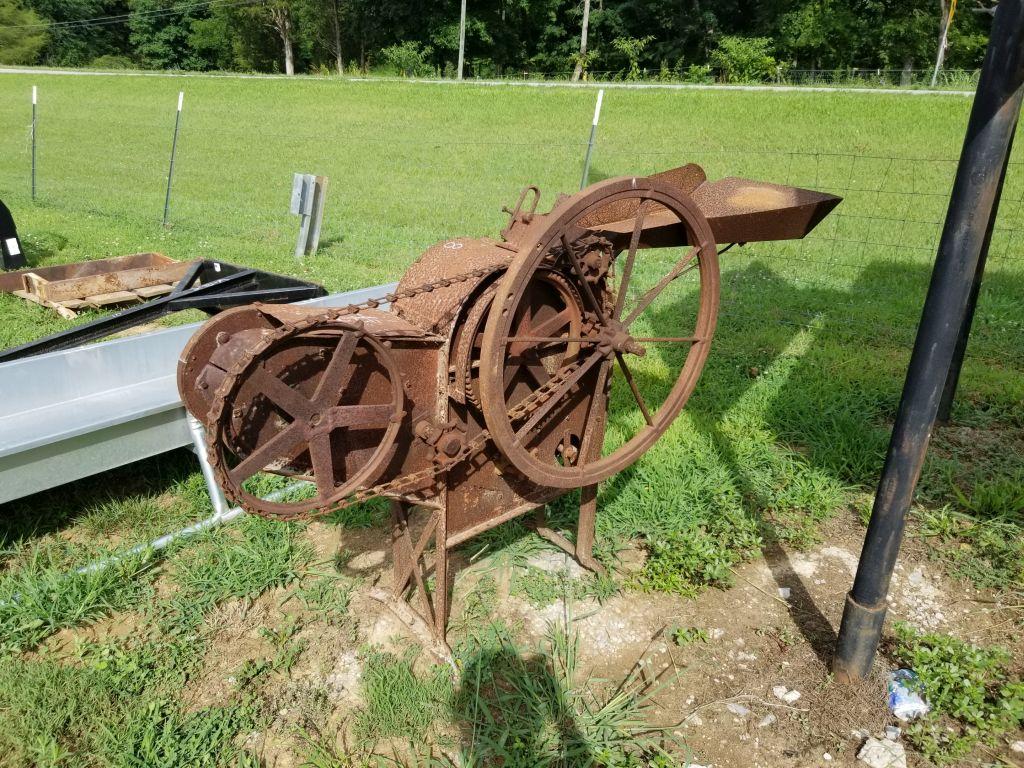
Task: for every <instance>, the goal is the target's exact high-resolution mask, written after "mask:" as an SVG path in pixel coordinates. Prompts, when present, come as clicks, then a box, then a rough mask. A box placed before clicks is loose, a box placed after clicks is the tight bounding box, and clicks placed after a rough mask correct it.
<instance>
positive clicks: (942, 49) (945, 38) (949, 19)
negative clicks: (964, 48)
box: [932, 0, 956, 88]
mask: <svg viewBox="0 0 1024 768" xmlns="http://www.w3.org/2000/svg"><path fill="white" fill-rule="evenodd" d="M954 13H956V0H951V2H950V4H949V15H947V16H946V23H945V24H944V25H943V27H942V37H941V39H940V40H939V53H938V56H936V57H935V71H934V72H932V88H934V87H935V83H936V82H938V80H939V70H941V69H942V62H943V61H945V59H946V47H947V46H948V45H949V28H950V27H951V26H953V14H954Z"/></svg>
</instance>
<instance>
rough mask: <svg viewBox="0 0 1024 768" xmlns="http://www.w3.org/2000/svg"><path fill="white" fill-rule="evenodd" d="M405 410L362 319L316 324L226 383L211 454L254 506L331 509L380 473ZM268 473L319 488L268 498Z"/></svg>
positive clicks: (225, 480)
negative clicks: (294, 496) (284, 497)
mask: <svg viewBox="0 0 1024 768" xmlns="http://www.w3.org/2000/svg"><path fill="white" fill-rule="evenodd" d="M403 416H404V396H403V392H402V379H401V376H400V374H399V371H398V367H397V365H396V363H395V360H394V356H393V355H392V354H391V351H390V350H389V349H388V348H387V347H386V346H385V345H384V344H382V343H381V341H380V340H379V339H377V338H376V337H375V336H373V335H372V334H370V333H367V332H364V331H363V330H362V328H361V324H360V323H359V322H358V321H356V322H348V323H342V322H340V321H339V322H335V323H331V324H326V325H318V326H316V327H315V328H312V329H307V330H305V331H302V332H298V333H295V334H290V335H286V336H284V337H283V338H277V339H275V340H273V341H272V342H271V343H270V345H269V346H266V347H265V348H259V351H257V352H255V353H253V354H250V355H248V358H247V359H246V360H245V361H244V366H243V367H242V369H241V372H240V373H238V374H237V375H235V376H234V378H233V379H232V380H231V381H230V382H229V384H228V389H227V392H226V394H225V395H224V402H223V405H222V407H221V408H220V416H219V418H218V419H217V421H216V429H215V430H214V431H212V432H211V434H210V435H209V438H208V440H209V448H210V457H211V461H212V463H213V465H214V468H215V471H216V472H217V475H218V479H219V481H220V484H221V487H222V488H223V489H224V491H225V493H226V494H227V495H228V497H230V498H231V499H232V500H234V501H235V502H237V503H238V504H240V505H242V506H243V507H245V508H246V509H247V510H249V511H251V512H254V513H256V514H259V515H262V516H264V517H270V518H275V519H286V520H287V519H294V518H297V517H300V516H308V515H309V514H311V513H312V514H316V513H318V512H320V513H326V512H329V511H330V510H331V509H332V506H333V505H336V504H338V503H340V502H342V501H344V500H345V499H346V498H347V497H348V496H350V495H351V494H352V492H353V491H355V490H358V489H360V488H362V487H364V486H365V485H366V484H368V483H371V482H372V481H373V480H374V479H375V478H376V477H377V475H379V474H380V472H381V470H382V469H383V467H384V466H385V465H386V464H387V462H388V461H389V459H390V457H391V455H392V453H393V448H394V444H395V439H396V437H397V434H398V430H399V428H400V426H401V422H402V419H403ZM267 475H285V476H291V477H296V478H299V479H303V480H307V481H310V482H311V483H312V487H310V488H308V489H307V492H306V493H304V494H302V493H299V494H297V496H298V498H297V499H295V500H287V501H270V500H267V499H264V498H262V496H263V493H265V491H266V489H267V487H269V486H268V484H267V480H268V479H269V478H268V477H267Z"/></svg>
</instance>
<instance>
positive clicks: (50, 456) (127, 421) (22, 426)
mask: <svg viewBox="0 0 1024 768" xmlns="http://www.w3.org/2000/svg"><path fill="white" fill-rule="evenodd" d="M395 288H396V284H394V283H391V284H387V285H380V286H375V287H372V288H364V289H361V290H357V291H349V292H346V293H338V294H332V295H330V296H324V297H321V298H318V299H312V300H310V301H308V302H305V303H306V304H309V305H313V306H325V307H329V306H344V305H345V304H350V303H356V302H360V301H363V300H365V299H369V298H373V297H377V296H383V295H384V294H386V293H388V292H390V291H393V290H394V289H395ZM200 325H201V323H194V324H191V325H184V326H180V327H177V328H169V329H167V330H163V331H155V332H153V333H147V334H140V335H137V336H128V337H124V338H120V339H113V340H111V341H105V342H100V343H98V344H91V345H88V346H84V347H77V348H75V349H69V350H61V351H58V352H52V353H49V354H46V355H39V356H36V357H30V358H25V359H23V360H14V361H12V362H9V363H0V503H2V502H6V501H11V500H13V499H17V498H21V497H23V496H27V495H29V494H32V493H37V492H39V491H42V490H46V489H48V488H53V487H55V486H58V485H61V484H63V483H66V482H70V481H72V480H78V479H80V478H83V477H88V476H90V475H93V474H96V473H98V472H105V471H107V470H110V469H113V468H115V467H119V466H123V465H125V464H128V463H131V462H133V461H138V460H139V459H143V458H147V457H149V456H154V455H157V454H159V453H163V452H165V451H169V450H173V449H175V448H180V447H182V446H186V445H190V444H191V443H192V440H191V436H190V433H189V430H188V425H187V423H186V421H185V411H184V408H183V407H182V404H181V397H180V395H179V394H178V389H177V386H176V383H175V370H176V366H177V361H178V356H179V354H180V353H181V350H182V348H184V346H185V343H186V342H187V341H188V339H189V338H190V337H191V336H192V334H193V333H195V331H196V330H197V329H198V328H199V326H200Z"/></svg>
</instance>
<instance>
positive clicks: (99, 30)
mask: <svg viewBox="0 0 1024 768" xmlns="http://www.w3.org/2000/svg"><path fill="white" fill-rule="evenodd" d="M25 6H26V7H28V8H31V9H32V10H33V11H35V12H36V13H37V14H38V15H39V16H42V17H43V19H44V20H45V21H49V22H53V23H52V24H51V25H50V29H49V36H48V37H47V42H46V46H45V48H44V49H43V52H42V59H43V61H44V62H46V63H47V64H54V65H57V66H66V67H81V66H85V65H87V64H89V63H91V62H92V61H93V59H96V58H98V57H100V56H128V55H129V54H130V52H131V46H130V45H129V43H128V25H127V23H126V19H127V14H128V11H129V8H128V5H127V3H126V2H125V1H124V0H25ZM109 17H114V21H113V23H111V21H110V18H109ZM98 18H103V19H104V20H103V21H102V22H90V21H89V20H90V19H98Z"/></svg>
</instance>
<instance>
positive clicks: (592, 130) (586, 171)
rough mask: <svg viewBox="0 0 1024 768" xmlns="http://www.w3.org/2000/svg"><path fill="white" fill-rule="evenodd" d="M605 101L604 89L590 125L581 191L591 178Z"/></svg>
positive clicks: (600, 93) (600, 92) (598, 99)
mask: <svg viewBox="0 0 1024 768" xmlns="http://www.w3.org/2000/svg"><path fill="white" fill-rule="evenodd" d="M602 101H604V88H602V89H601V90H599V91H598V92H597V104H595V105H594V122H592V123H591V124H590V140H589V141H588V142H587V155H586V157H585V158H584V159H583V178H581V179H580V189H583V188H584V187H585V186H587V180H588V179H589V178H590V156H591V155H592V154H593V153H594V138H595V137H596V136H597V121H598V120H600V119H601V102H602Z"/></svg>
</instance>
